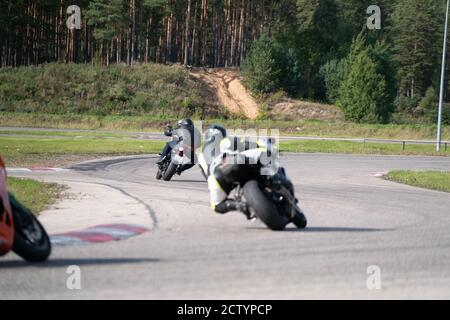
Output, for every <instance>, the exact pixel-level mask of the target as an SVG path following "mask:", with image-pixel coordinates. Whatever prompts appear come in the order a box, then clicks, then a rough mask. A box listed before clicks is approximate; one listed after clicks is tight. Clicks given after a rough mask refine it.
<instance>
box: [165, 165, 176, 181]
mask: <svg viewBox="0 0 450 320" xmlns="http://www.w3.org/2000/svg"><path fill="white" fill-rule="evenodd" d="M175 171H177V165H176V164H175V163H173V162H171V163H170V164H169V166H168V167H167V170H166V171H165V172H164V173H163V175H162V178H163V180H164V181H170V179H172V177H173V175H174V174H175Z"/></svg>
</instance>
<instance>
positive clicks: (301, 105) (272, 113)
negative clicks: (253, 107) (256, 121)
mask: <svg viewBox="0 0 450 320" xmlns="http://www.w3.org/2000/svg"><path fill="white" fill-rule="evenodd" d="M268 115H269V117H270V118H271V119H274V120H298V119H302V120H343V119H344V115H343V114H342V111H341V110H340V109H339V108H338V107H337V106H334V105H328V104H321V103H314V102H308V101H302V100H294V99H289V98H283V99H281V101H279V102H278V103H275V104H273V105H271V106H270V107H269V110H268Z"/></svg>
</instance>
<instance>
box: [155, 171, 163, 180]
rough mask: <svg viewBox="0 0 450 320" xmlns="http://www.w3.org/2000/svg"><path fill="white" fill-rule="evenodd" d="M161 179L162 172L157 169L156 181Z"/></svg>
mask: <svg viewBox="0 0 450 320" xmlns="http://www.w3.org/2000/svg"><path fill="white" fill-rule="evenodd" d="M161 178H162V172H161V169H159V168H158V171H157V172H156V180H161Z"/></svg>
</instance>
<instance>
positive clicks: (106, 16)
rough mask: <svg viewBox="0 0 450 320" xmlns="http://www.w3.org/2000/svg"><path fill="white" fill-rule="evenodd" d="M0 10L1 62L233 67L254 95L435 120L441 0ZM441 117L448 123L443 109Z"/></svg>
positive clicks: (195, 1) (206, 0)
mask: <svg viewBox="0 0 450 320" xmlns="http://www.w3.org/2000/svg"><path fill="white" fill-rule="evenodd" d="M373 4H377V5H378V6H380V7H381V12H382V29H381V30H368V29H367V27H366V21H367V17H368V16H369V15H368V14H367V13H366V10H367V8H368V7H369V6H370V5H373ZM69 5H78V6H80V8H81V14H82V20H81V29H80V30H68V29H67V27H66V20H67V18H68V15H67V13H66V10H67V8H68V6H69ZM0 6H1V7H0V66H1V67H6V66H8V67H10V66H11V67H17V66H24V65H33V64H41V63H46V62H78V63H93V64H99V65H110V64H121V63H127V64H135V63H137V62H140V63H146V62H156V63H182V64H186V65H192V66H203V67H229V66H241V67H242V70H243V75H244V80H245V84H246V85H247V86H248V87H249V88H250V89H251V90H252V91H254V92H255V93H258V94H263V95H264V94H271V93H274V92H279V91H283V92H285V93H286V94H287V95H289V96H291V97H295V98H303V99H310V100H318V101H327V102H329V103H334V104H336V105H338V106H339V107H340V108H341V109H342V110H343V112H344V114H345V115H346V117H347V118H348V119H350V120H353V121H358V122H388V121H394V122H418V121H420V122H430V121H435V118H436V109H437V108H436V104H437V94H438V88H439V71H440V55H441V50H442V38H443V32H444V30H443V26H444V12H445V1H444V0H377V1H373V0H280V1H270V0H93V1H82V0H70V1H66V0H41V1H36V0H17V1H11V0H0ZM447 65H450V63H448V64H447ZM447 69H450V68H447ZM449 71H450V70H448V71H447V76H446V79H447V83H446V93H445V94H446V97H447V96H448V93H449V85H448V79H449V78H450V72H449ZM445 113H446V115H445V119H447V121H448V122H450V108H449V107H448V106H446V109H445Z"/></svg>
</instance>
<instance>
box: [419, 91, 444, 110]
mask: <svg viewBox="0 0 450 320" xmlns="http://www.w3.org/2000/svg"><path fill="white" fill-rule="evenodd" d="M438 103H439V98H438V95H437V93H436V90H434V88H433V87H429V88H428V90H427V92H426V93H425V97H423V99H422V100H421V101H420V103H419V107H420V108H421V109H422V110H425V111H431V110H434V109H436V108H437V106H438Z"/></svg>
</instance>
